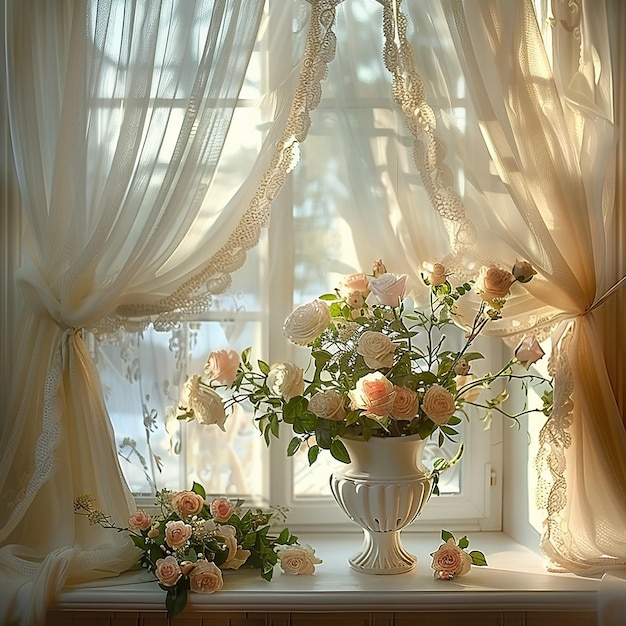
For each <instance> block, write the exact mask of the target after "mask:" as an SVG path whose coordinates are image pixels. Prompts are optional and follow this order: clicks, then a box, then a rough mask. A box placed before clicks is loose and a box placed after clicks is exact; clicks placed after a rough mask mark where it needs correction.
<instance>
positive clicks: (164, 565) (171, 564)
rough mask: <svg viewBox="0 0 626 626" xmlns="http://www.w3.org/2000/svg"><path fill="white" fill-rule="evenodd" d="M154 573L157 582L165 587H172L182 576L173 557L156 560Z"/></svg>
mask: <svg viewBox="0 0 626 626" xmlns="http://www.w3.org/2000/svg"><path fill="white" fill-rule="evenodd" d="M154 573H155V574H156V577H157V578H158V579H159V582H160V583H161V584H162V585H165V586H166V587H173V586H174V585H175V584H176V583H177V582H178V580H179V579H180V577H181V576H182V575H183V573H182V571H181V569H180V565H178V561H177V560H176V559H175V558H174V557H173V556H166V557H165V558H164V559H157V562H156V570H155V572H154Z"/></svg>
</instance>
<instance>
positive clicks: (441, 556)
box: [430, 538, 472, 580]
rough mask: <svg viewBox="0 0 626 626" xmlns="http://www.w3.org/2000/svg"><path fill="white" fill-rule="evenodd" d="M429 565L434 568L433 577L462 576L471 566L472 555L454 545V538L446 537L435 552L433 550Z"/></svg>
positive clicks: (442, 578) (446, 578)
mask: <svg viewBox="0 0 626 626" xmlns="http://www.w3.org/2000/svg"><path fill="white" fill-rule="evenodd" d="M430 556H432V557H433V561H432V563H431V565H430V566H431V567H432V568H433V569H434V570H435V578H439V579H441V580H451V579H452V578H454V577H455V576H463V574H467V572H469V571H470V569H471V568H472V557H471V556H470V555H469V554H468V553H467V552H465V551H464V550H462V549H461V548H459V546H457V545H456V542H455V541H454V539H452V538H450V539H448V540H447V541H446V542H445V543H444V544H442V545H441V546H440V547H439V549H438V550H437V552H433V553H432V554H431V555H430Z"/></svg>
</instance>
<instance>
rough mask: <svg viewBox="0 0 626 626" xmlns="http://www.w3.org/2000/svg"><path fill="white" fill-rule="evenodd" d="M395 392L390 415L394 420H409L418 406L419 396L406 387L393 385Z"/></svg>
mask: <svg viewBox="0 0 626 626" xmlns="http://www.w3.org/2000/svg"><path fill="white" fill-rule="evenodd" d="M394 390H395V392H396V395H395V398H394V400H393V408H392V409H391V417H392V418H393V419H395V420H408V421H411V420H412V419H413V418H414V417H415V416H416V415H417V411H418V410H419V407H420V398H419V396H418V395H417V394H416V393H415V392H414V391H412V390H411V389H408V388H407V387H400V386H397V385H396V386H394Z"/></svg>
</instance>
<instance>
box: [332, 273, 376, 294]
mask: <svg viewBox="0 0 626 626" xmlns="http://www.w3.org/2000/svg"><path fill="white" fill-rule="evenodd" d="M337 289H338V290H339V295H340V296H341V297H342V298H347V297H348V296H349V295H350V294H354V293H358V294H361V296H363V297H364V296H365V295H367V293H368V292H369V282H368V280H367V276H366V275H365V274H348V275H347V276H344V277H343V278H341V279H340V280H339V285H338V287H337Z"/></svg>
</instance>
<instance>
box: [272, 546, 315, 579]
mask: <svg viewBox="0 0 626 626" xmlns="http://www.w3.org/2000/svg"><path fill="white" fill-rule="evenodd" d="M276 553H277V554H278V558H279V559H280V567H281V569H282V570H283V572H285V573H286V574H295V575H298V574H305V575H310V574H314V573H315V566H316V565H319V564H320V563H321V562H322V560H321V559H318V558H317V557H316V556H315V550H313V548H312V547H311V546H309V545H304V546H300V545H291V546H286V545H279V546H276Z"/></svg>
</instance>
